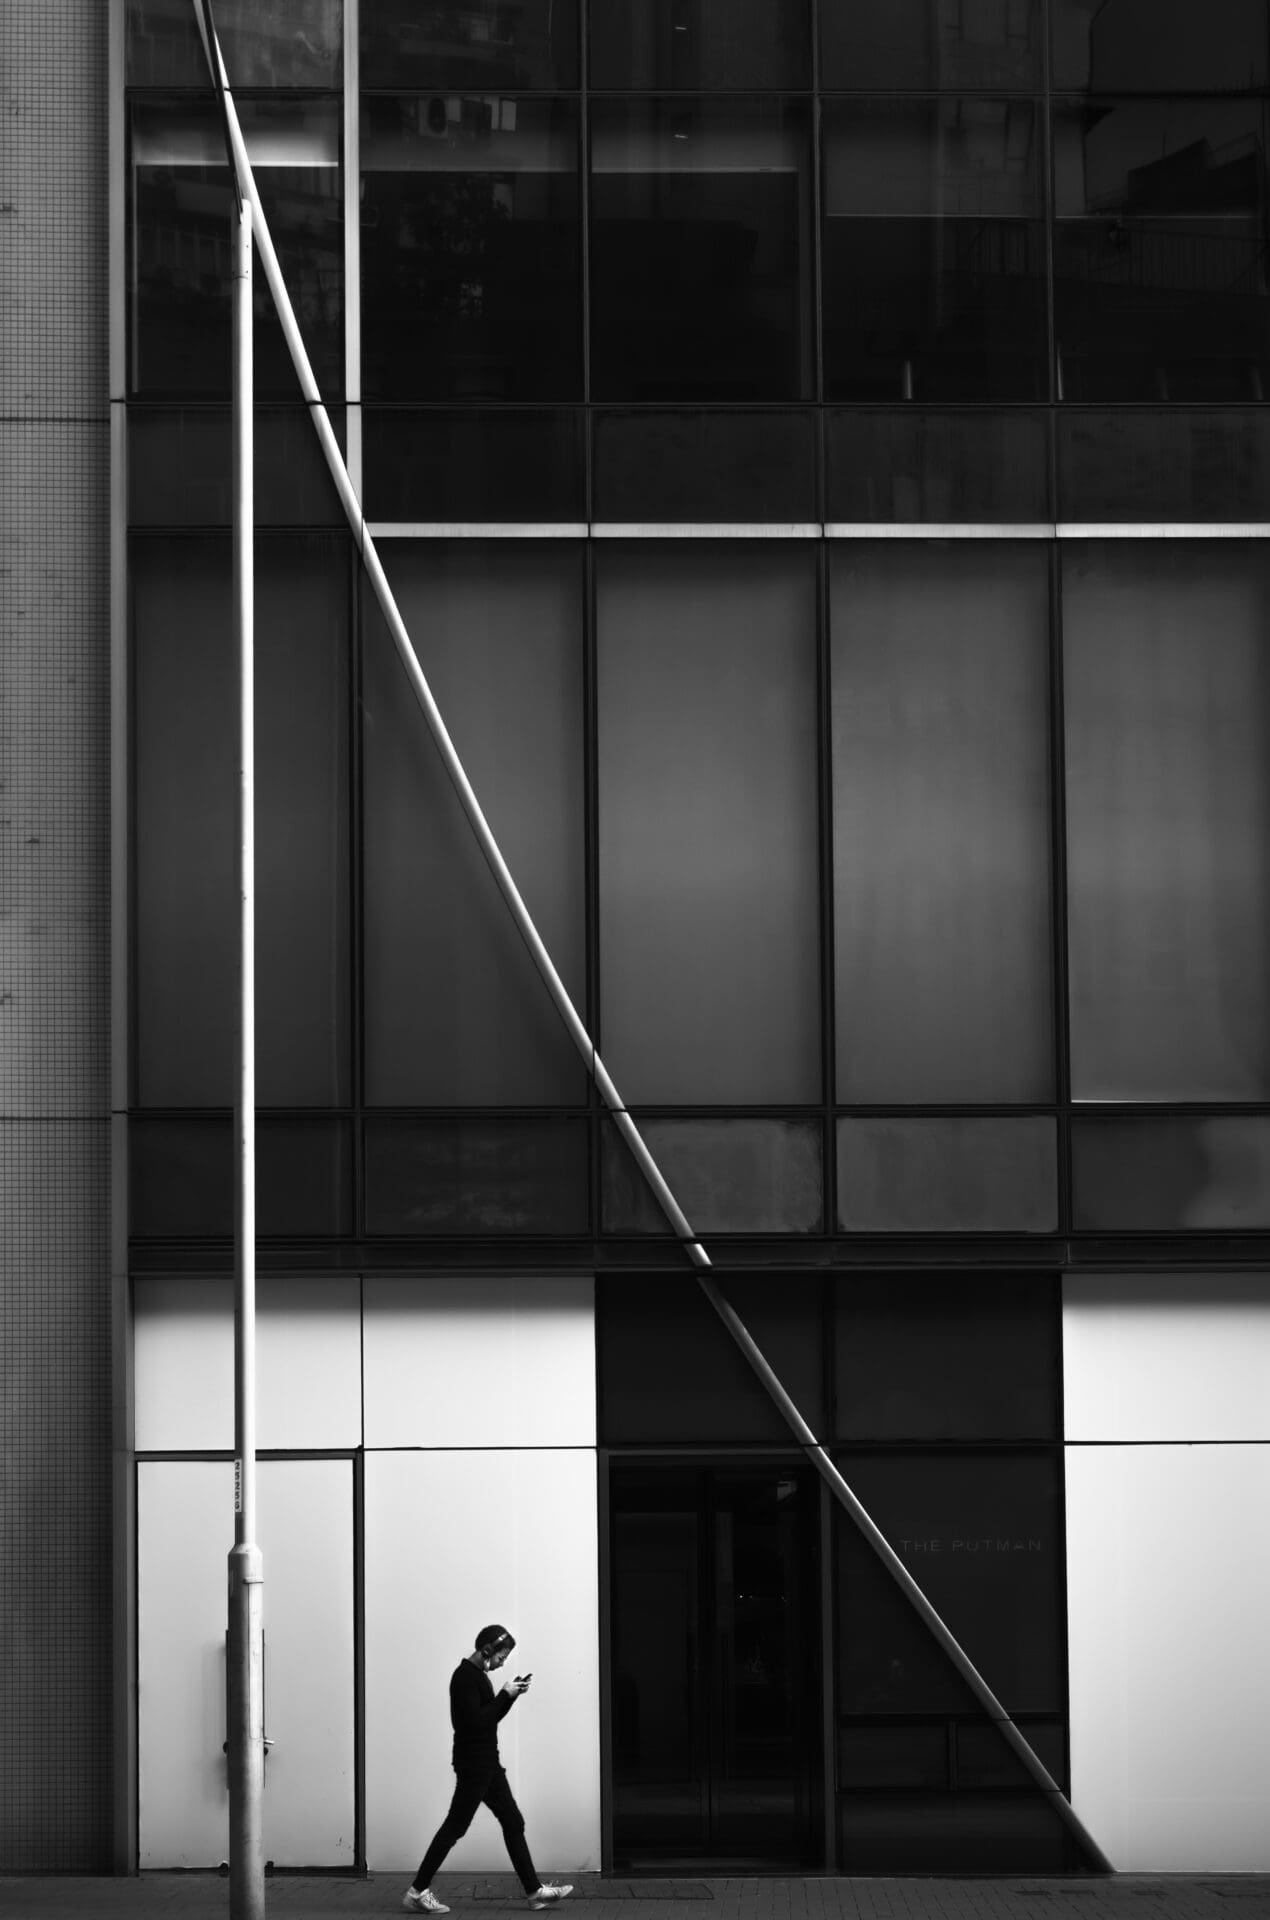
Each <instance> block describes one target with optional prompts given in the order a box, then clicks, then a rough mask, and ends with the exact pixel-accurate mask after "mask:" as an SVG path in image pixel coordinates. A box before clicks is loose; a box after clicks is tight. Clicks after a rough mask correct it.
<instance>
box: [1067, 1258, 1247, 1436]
mask: <svg viewBox="0 0 1270 1920" xmlns="http://www.w3.org/2000/svg"><path fill="white" fill-rule="evenodd" d="M1063 1392H1064V1399H1065V1421H1066V1424H1065V1427H1064V1431H1065V1433H1066V1436H1067V1438H1068V1439H1069V1440H1266V1439H1270V1275H1267V1274H1262V1273H1257V1274H1220V1273H1208V1274H1202V1273H1182V1274H1129V1275H1126V1274H1117V1275H1113V1274H1092V1273H1091V1274H1079V1275H1075V1276H1068V1277H1067V1278H1065V1279H1064V1281H1063Z"/></svg>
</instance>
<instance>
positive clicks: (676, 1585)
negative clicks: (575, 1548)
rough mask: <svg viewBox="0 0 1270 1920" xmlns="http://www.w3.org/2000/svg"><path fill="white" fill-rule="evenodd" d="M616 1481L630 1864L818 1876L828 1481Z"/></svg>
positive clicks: (705, 1471)
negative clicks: (822, 1514)
mask: <svg viewBox="0 0 1270 1920" xmlns="http://www.w3.org/2000/svg"><path fill="white" fill-rule="evenodd" d="M609 1486H610V1513H611V1524H612V1532H611V1540H610V1570H611V1593H612V1673H613V1694H612V1699H613V1714H612V1734H613V1853H614V1865H615V1866H616V1867H618V1868H619V1869H621V1868H625V1869H627V1870H632V1869H638V1868H641V1867H648V1868H654V1867H657V1868H670V1867H673V1866H692V1867H694V1868H696V1869H698V1870H701V1869H705V1868H707V1867H715V1868H717V1869H720V1870H724V1869H727V1868H730V1867H733V1866H735V1867H738V1868H739V1867H756V1866H759V1867H773V1868H775V1867H788V1866H806V1865H811V1864H817V1863H818V1854H819V1841H818V1834H819V1822H818V1810H819V1790H820V1789H819V1774H820V1767H819V1755H820V1744H821V1732H820V1684H821V1675H820V1604H819V1565H818V1562H819V1494H818V1483H817V1481H816V1478H815V1476H814V1474H812V1473H811V1472H810V1470H809V1469H807V1468H805V1467H802V1466H800V1465H798V1464H796V1463H794V1464H789V1465H785V1464H777V1463H770V1464H768V1463H758V1462H747V1463H746V1464H745V1466H744V1467H740V1466H722V1465H714V1464H711V1465H698V1464H696V1463H692V1464H689V1463H684V1462H680V1463H671V1462H655V1463H654V1462H641V1461H632V1460H614V1461H612V1462H611V1467H610V1482H609Z"/></svg>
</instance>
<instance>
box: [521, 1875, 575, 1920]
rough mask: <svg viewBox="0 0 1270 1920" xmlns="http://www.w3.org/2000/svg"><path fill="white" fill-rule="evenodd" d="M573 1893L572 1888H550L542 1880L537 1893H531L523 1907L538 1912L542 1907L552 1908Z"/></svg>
mask: <svg viewBox="0 0 1270 1920" xmlns="http://www.w3.org/2000/svg"><path fill="white" fill-rule="evenodd" d="M572 1892H573V1888H572V1887H551V1886H548V1885H547V1882H546V1881H545V1880H544V1881H543V1883H542V1885H541V1886H540V1887H539V1889H538V1891H537V1893H531V1894H530V1896H529V1898H528V1899H527V1900H526V1902H525V1905H526V1906H527V1907H532V1908H533V1909H534V1911H535V1912H536V1913H537V1912H540V1911H541V1909H542V1908H543V1907H554V1906H555V1904H556V1902H557V1901H558V1900H564V1899H566V1898H567V1897H568V1895H569V1894H571V1893H572Z"/></svg>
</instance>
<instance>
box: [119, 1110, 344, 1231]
mask: <svg viewBox="0 0 1270 1920" xmlns="http://www.w3.org/2000/svg"><path fill="white" fill-rule="evenodd" d="M128 1152H129V1164H128V1176H129V1188H130V1197H129V1228H130V1231H131V1233H132V1234H133V1236H134V1237H135V1238H136V1239H140V1240H187V1239H206V1238H212V1239H228V1238H229V1236H230V1235H231V1234H232V1233H233V1231H234V1134H233V1122H232V1120H231V1119H230V1118H229V1117H228V1116H227V1115H226V1116H223V1117H220V1118H211V1117H208V1118H200V1119H197V1120H168V1119H164V1120H158V1119H155V1120H142V1119H133V1121H132V1122H131V1124H130V1126H129V1128H128ZM352 1167H353V1152H352V1129H351V1128H350V1126H349V1125H348V1123H347V1122H345V1121H316V1120H271V1119H269V1118H267V1117H266V1116H264V1115H262V1116H261V1117H260V1119H259V1121H258V1123H257V1127H256V1227H257V1231H258V1232H259V1233H260V1234H261V1235H262V1236H263V1237H264V1238H270V1237H274V1238H278V1237H282V1236H286V1237H292V1238H297V1239H307V1238H310V1237H316V1236H331V1235H345V1234H348V1233H350V1232H351V1231H352V1222H353V1180H352Z"/></svg>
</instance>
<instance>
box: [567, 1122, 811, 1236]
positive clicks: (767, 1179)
mask: <svg viewBox="0 0 1270 1920" xmlns="http://www.w3.org/2000/svg"><path fill="white" fill-rule="evenodd" d="M639 1128H640V1132H641V1133H642V1134H643V1136H644V1139H645V1141H646V1142H647V1145H648V1148H649V1151H650V1152H651V1154H652V1156H653V1158H654V1160H655V1161H656V1162H657V1164H658V1166H659V1167H660V1168H661V1171H662V1173H663V1174H664V1175H665V1177H666V1180H667V1181H668V1183H669V1185H670V1190H671V1192H672V1193H673V1194H674V1196H675V1198H676V1200H677V1201H678V1202H679V1204H680V1206H681V1207H682V1208H683V1210H684V1212H685V1213H686V1214H687V1216H688V1218H689V1220H690V1221H691V1222H692V1225H693V1228H694V1230H695V1231H696V1232H698V1233H817V1232H819V1231H820V1227H821V1223H822V1207H823V1187H824V1173H823V1168H822V1164H821V1159H822V1156H821V1131H820V1123H819V1121H818V1120H747V1119H741V1118H736V1119H727V1120H647V1119H641V1121H640V1123H639ZM603 1137H604V1165H603V1198H602V1202H601V1217H602V1225H603V1227H604V1230H605V1231H606V1232H607V1233H667V1232H669V1231H670V1228H669V1226H668V1223H667V1220H666V1216H665V1214H664V1213H663V1212H662V1209H661V1207H660V1206H659V1205H658V1203H657V1200H656V1199H655V1197H654V1195H653V1193H652V1190H651V1189H650V1188H649V1186H648V1185H647V1182H646V1181H645V1179H644V1176H643V1174H642V1173H641V1172H640V1170H639V1167H638V1166H637V1164H636V1162H635V1160H634V1159H633V1157H632V1155H631V1153H630V1150H629V1148H628V1147H627V1146H626V1145H625V1143H624V1142H623V1141H622V1140H621V1139H620V1137H619V1136H618V1135H617V1133H616V1132H615V1130H614V1129H612V1128H606V1129H605V1132H604V1136H603Z"/></svg>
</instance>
